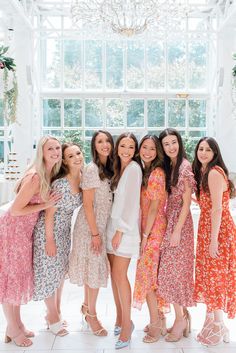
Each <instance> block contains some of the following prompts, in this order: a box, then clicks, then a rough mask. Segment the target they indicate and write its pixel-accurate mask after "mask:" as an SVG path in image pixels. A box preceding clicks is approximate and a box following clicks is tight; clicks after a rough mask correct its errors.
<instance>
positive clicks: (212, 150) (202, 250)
mask: <svg viewBox="0 0 236 353" xmlns="http://www.w3.org/2000/svg"><path fill="white" fill-rule="evenodd" d="M193 171H194V175H195V179H196V182H197V198H198V201H199V205H200V208H201V214H200V220H199V226H198V241H197V256H196V280H195V293H194V294H195V299H196V301H197V302H198V303H204V304H206V309H207V310H206V319H205V322H204V325H203V328H202V330H201V332H200V333H199V334H198V336H197V339H198V340H199V342H201V343H202V344H205V345H216V344H218V343H220V342H222V340H223V341H225V342H228V341H229V332H228V329H227V328H226V327H225V325H224V322H223V311H224V312H226V313H227V314H228V317H229V318H234V317H235V314H236V227H235V224H234V222H233V219H232V217H231V214H230V211H229V198H230V195H233V193H234V186H233V184H232V182H231V181H230V180H229V178H228V170H227V168H226V166H225V164H224V161H223V159H222V156H221V153H220V149H219V146H218V144H217V142H216V141H215V140H214V139H213V138H211V137H204V138H202V139H200V141H199V142H198V144H197V146H196V149H195V158H194V161H193Z"/></svg>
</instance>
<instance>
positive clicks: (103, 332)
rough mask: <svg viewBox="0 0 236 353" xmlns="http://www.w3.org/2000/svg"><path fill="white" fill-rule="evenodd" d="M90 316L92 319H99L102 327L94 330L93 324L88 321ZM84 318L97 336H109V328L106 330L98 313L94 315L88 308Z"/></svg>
mask: <svg viewBox="0 0 236 353" xmlns="http://www.w3.org/2000/svg"><path fill="white" fill-rule="evenodd" d="M88 318H90V319H92V320H94V321H97V322H98V324H99V325H100V328H99V329H97V330H93V328H92V326H91V324H90V323H89V322H88ZM84 319H85V321H86V322H87V324H88V326H89V327H90V329H91V330H92V332H93V334H94V335H95V336H101V337H104V336H107V334H108V332H107V330H106V329H105V328H104V327H102V325H101V323H100V321H99V320H98V318H97V315H96V314H95V315H92V314H90V313H89V312H88V310H87V311H86V313H85V314H84Z"/></svg>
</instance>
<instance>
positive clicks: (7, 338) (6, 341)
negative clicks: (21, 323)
mask: <svg viewBox="0 0 236 353" xmlns="http://www.w3.org/2000/svg"><path fill="white" fill-rule="evenodd" d="M11 341H12V339H11V337H9V336H7V334H6V335H5V339H4V342H5V343H10V342H11Z"/></svg>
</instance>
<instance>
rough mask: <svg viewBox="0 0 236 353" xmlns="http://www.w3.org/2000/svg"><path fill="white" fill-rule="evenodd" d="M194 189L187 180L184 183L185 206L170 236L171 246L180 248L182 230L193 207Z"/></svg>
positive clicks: (183, 198)
mask: <svg viewBox="0 0 236 353" xmlns="http://www.w3.org/2000/svg"><path fill="white" fill-rule="evenodd" d="M191 196H192V188H191V187H190V186H189V183H188V181H187V180H185V181H184V193H183V197H182V200H183V205H182V208H181V212H180V215H179V218H178V222H177V223H176V225H175V228H174V230H173V233H172V234H171V236H170V246H178V245H179V244H180V240H181V230H182V228H183V225H184V223H185V221H186V218H187V216H188V214H189V209H190V205H191Z"/></svg>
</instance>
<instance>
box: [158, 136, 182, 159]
mask: <svg viewBox="0 0 236 353" xmlns="http://www.w3.org/2000/svg"><path fill="white" fill-rule="evenodd" d="M162 147H163V149H164V152H165V154H166V155H167V156H168V157H169V158H170V159H171V161H172V162H176V161H177V157H178V153H179V142H178V138H177V136H175V135H167V136H166V137H164V138H163V139H162Z"/></svg>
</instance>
